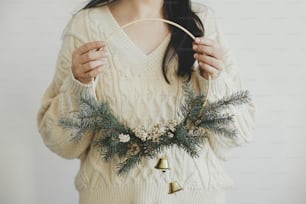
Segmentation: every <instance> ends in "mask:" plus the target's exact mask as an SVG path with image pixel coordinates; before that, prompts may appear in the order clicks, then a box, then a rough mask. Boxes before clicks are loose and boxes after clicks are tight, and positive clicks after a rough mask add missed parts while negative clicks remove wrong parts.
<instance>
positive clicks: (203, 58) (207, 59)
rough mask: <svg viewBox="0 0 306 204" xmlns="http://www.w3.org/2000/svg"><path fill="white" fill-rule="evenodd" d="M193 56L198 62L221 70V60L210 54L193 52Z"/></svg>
mask: <svg viewBox="0 0 306 204" xmlns="http://www.w3.org/2000/svg"><path fill="white" fill-rule="evenodd" d="M194 58H195V59H197V60H199V62H202V63H205V64H209V65H210V66H212V67H214V68H216V69H218V70H219V71H222V70H223V64H222V62H221V60H218V59H216V58H214V57H212V56H208V55H205V54H197V53H196V54H194Z"/></svg>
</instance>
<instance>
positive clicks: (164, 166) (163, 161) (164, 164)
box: [155, 156, 170, 172]
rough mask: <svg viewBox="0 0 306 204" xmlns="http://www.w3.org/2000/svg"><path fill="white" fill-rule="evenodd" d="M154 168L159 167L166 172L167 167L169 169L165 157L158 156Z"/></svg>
mask: <svg viewBox="0 0 306 204" xmlns="http://www.w3.org/2000/svg"><path fill="white" fill-rule="evenodd" d="M155 168H156V169H161V170H162V171H163V172H166V170H167V169H170V168H169V164H168V159H167V157H165V156H163V157H162V158H160V159H159V160H158V163H157V164H156V166H155Z"/></svg>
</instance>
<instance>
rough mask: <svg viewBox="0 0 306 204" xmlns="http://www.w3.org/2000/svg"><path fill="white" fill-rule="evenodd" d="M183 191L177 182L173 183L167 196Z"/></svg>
mask: <svg viewBox="0 0 306 204" xmlns="http://www.w3.org/2000/svg"><path fill="white" fill-rule="evenodd" d="M181 190H183V188H182V187H181V186H180V184H178V182H177V181H173V182H171V183H170V189H169V193H168V194H172V193H176V192H178V191H181Z"/></svg>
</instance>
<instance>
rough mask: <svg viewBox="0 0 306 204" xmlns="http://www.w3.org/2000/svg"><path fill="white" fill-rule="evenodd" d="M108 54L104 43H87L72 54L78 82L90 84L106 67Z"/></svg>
mask: <svg viewBox="0 0 306 204" xmlns="http://www.w3.org/2000/svg"><path fill="white" fill-rule="evenodd" d="M107 56H108V52H107V50H106V46H105V43H104V42H103V41H95V42H89V43H85V44H84V45H82V46H80V47H79V48H76V49H75V50H74V51H73V53H72V65H71V69H72V74H73V76H74V78H75V79H77V80H78V81H80V82H82V83H84V84H89V83H90V82H91V81H92V80H93V79H94V78H95V77H96V76H97V75H98V74H99V73H100V72H101V71H102V69H103V67H104V66H105V65H106V57H107Z"/></svg>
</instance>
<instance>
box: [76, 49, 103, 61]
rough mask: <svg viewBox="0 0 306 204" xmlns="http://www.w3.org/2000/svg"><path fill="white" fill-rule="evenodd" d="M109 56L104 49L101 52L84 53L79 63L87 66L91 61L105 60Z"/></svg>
mask: <svg viewBox="0 0 306 204" xmlns="http://www.w3.org/2000/svg"><path fill="white" fill-rule="evenodd" d="M107 56H108V52H107V51H105V50H104V49H103V50H101V51H92V52H87V53H84V54H83V55H81V57H80V58H79V63H80V64H85V63H87V62H90V61H94V60H99V59H102V58H105V57H107Z"/></svg>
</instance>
